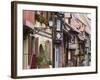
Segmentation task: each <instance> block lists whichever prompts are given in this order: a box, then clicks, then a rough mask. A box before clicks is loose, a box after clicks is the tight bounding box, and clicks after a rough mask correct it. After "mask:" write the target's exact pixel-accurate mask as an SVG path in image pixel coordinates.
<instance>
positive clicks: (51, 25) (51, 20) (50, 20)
mask: <svg viewBox="0 0 100 80" xmlns="http://www.w3.org/2000/svg"><path fill="white" fill-rule="evenodd" d="M48 24H49V27H50V28H52V27H53V19H52V17H50V18H49V21H48Z"/></svg>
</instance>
